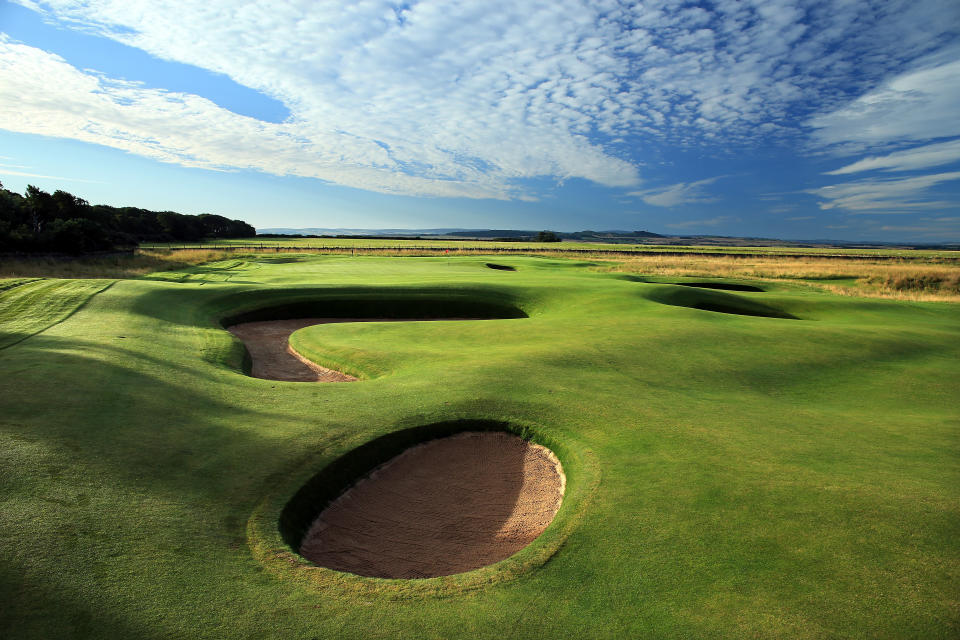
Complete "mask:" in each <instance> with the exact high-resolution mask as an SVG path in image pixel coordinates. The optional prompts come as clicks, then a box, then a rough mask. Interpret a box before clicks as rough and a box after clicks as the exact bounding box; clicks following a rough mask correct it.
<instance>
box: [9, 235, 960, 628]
mask: <svg viewBox="0 0 960 640" xmlns="http://www.w3.org/2000/svg"><path fill="white" fill-rule="evenodd" d="M952 268H954V269H955V268H956V266H953V267H952ZM304 319H309V321H305V320H304ZM281 321H282V322H288V323H291V322H292V323H294V324H287V325H283V330H284V331H286V333H282V334H277V335H280V338H279V340H280V341H279V343H277V344H279V345H280V352H277V353H278V355H277V357H278V358H279V357H283V358H287V357H290V358H296V359H297V362H299V363H300V364H302V365H303V366H304V367H306V368H307V371H306V373H305V374H303V375H306V376H307V377H306V378H287V379H276V378H277V377H279V376H274V379H270V377H269V371H268V374H264V375H261V374H260V373H258V371H260V370H258V369H257V366H258V361H257V359H258V358H259V357H260V356H258V355H252V354H254V349H253V347H250V348H249V349H248V347H246V346H245V344H244V341H243V340H241V338H240V337H238V335H240V334H241V333H243V330H242V327H243V326H244V325H247V324H248V323H272V322H281ZM297 323H298V324H297ZM251 326H252V325H251ZM265 326H267V327H268V328H269V326H270V325H265ZM255 328H256V327H255ZM244 339H246V338H244ZM285 342H286V343H287V345H286V346H287V347H288V348H287V349H286V350H284V346H285V344H284V343H285ZM326 372H334V373H332V374H329V376H333V377H324V376H327V375H328V374H327V373H326ZM314 373H316V374H317V377H314V378H311V377H309V376H310V375H313V374H314ZM336 376H340V377H336ZM290 379H296V380H301V381H288V380H290ZM304 380H305V381H304ZM325 380H332V381H325ZM958 400H960V303H957V302H948V301H922V300H905V299H882V298H878V297H864V296H857V295H841V294H839V293H836V292H833V291H829V290H827V289H824V288H818V287H815V286H810V285H809V283H805V282H801V281H799V280H791V279H787V278H783V279H779V280H778V279H775V278H745V277H731V276H729V275H723V277H719V276H715V277H701V276H698V277H693V276H681V275H676V276H675V275H670V274H667V273H664V272H660V273H643V272H642V270H641V271H636V270H635V271H633V272H628V271H620V270H616V269H613V268H611V267H610V264H608V263H601V262H598V261H594V260H593V259H591V258H589V257H586V258H580V257H574V258H561V257H553V256H524V255H513V254H509V255H507V254H504V255H486V256H484V255H425V256H413V255H411V256H403V257H398V256H389V255H349V254H346V253H344V254H342V255H320V254H315V253H306V252H304V253H297V252H286V253H281V252H276V253H270V252H261V253H249V254H246V253H244V252H242V251H238V252H237V253H236V255H233V256H230V257H227V258H225V259H223V258H222V257H218V258H217V259H216V260H215V261H213V262H206V263H203V264H197V265H192V266H191V265H187V266H183V267H180V268H174V269H172V270H165V271H154V272H150V273H146V274H144V275H137V276H135V277H129V278H90V279H86V278H47V277H20V278H8V279H0V403H2V410H0V459H2V461H0V637H2V638H4V639H8V640H13V639H14V638H23V639H27V638H29V639H35V638H145V639H150V638H156V639H161V638H162V639H166V638H296V639H310V638H498V639H499V638H747V637H749V638H866V637H869V638H956V637H958V636H960V464H958V461H960V404H958ZM443 443H446V444H450V443H454V444H457V443H459V444H461V445H463V446H461V448H460V449H459V450H456V451H453V452H452V453H451V452H450V450H448V449H443V448H442V447H441V445H442V444H443ZM464 443H467V444H464ZM464 447H467V448H466V449H464ZM431 456H433V457H432V458H431ZM474 460H478V461H480V462H476V463H475V462H474ZM402 461H405V465H406V466H402V465H401V464H400V462H402ZM481 463H482V465H484V466H475V465H480V464H481ZM417 474H420V475H419V476H418V475H417ZM413 476H416V477H418V478H419V482H420V484H413V480H411V479H410V478H411V477H413ZM404 483H408V484H404ZM398 487H399V488H398ZM471 491H472V493H471ZM345 492H346V494H345ZM468 494H469V495H468ZM424 495H426V496H428V499H425V498H423V496H424ZM418 496H419V498H418ZM435 496H436V497H435ZM408 499H409V500H411V502H410V504H414V507H409V508H408V507H405V506H402V505H405V504H407V503H406V502H401V501H402V500H408ZM351 500H352V502H351ZM369 505H374V506H369ZM398 505H399V506H398ZM391 508H393V511H390V509H391ZM411 509H416V510H415V511H411ZM335 511H336V513H335ZM374 511H376V513H375V514H374V513H373V512H374ZM321 514H324V516H323V518H325V520H318V518H321ZM371 514H372V515H371ZM374 516H376V517H374ZM435 520H436V521H435ZM318 522H319V523H320V525H318V524H317V523H318ZM343 523H348V524H343ZM348 526H349V527H356V529H349V528H348ZM361 526H362V527H366V528H365V529H364V530H363V532H362V533H356V531H359V528H360V527H361ZM338 527H340V529H338ZM414 527H418V528H414ZM332 530H336V531H333V533H331V531H332ZM337 531H347V534H342V533H341V534H338V533H337ZM424 532H426V533H424ZM447 533H449V534H450V536H453V538H451V539H447V538H445V535H446V534H447ZM361 535H362V539H361ZM324 536H326V537H324ZM338 536H339V537H338ZM403 536H406V538H404V539H403V540H401V538H403ZM358 540H359V542H358ZM451 540H453V541H452V542H451ZM418 541H419V542H418ZM508 542H509V544H510V545H513V546H508V545H507V543H508ZM351 544H353V545H355V546H357V547H363V553H365V554H366V555H364V556H363V557H362V558H360V557H359V556H358V555H356V554H357V553H359V552H355V551H353V550H351V549H353V548H352V547H350V548H348V545H351ZM402 545H406V546H402ZM413 546H416V553H417V554H420V555H423V556H424V559H423V561H422V563H421V564H416V566H414V563H413V561H412V560H410V559H409V557H408V556H409V555H410V554H408V553H407V552H406V551H402V549H407V548H412V547H413ZM308 548H310V549H312V552H311V553H307V549H308ZM398 549H401V550H399V551H398ZM301 550H303V554H302V553H301ZM411 553H412V552H411ZM453 554H460V556H457V557H456V558H452V555H453ZM307 555H309V556H310V558H312V559H308V557H306V556H307ZM418 557H419V555H418ZM358 558H359V559H358ZM408 560H410V561H409V563H408V564H404V563H405V562H407V561H408ZM417 562H420V561H419V560H418V561H417ZM401 565H402V566H401ZM424 567H426V568H424ZM393 576H403V577H393Z"/></svg>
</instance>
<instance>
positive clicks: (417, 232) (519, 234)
mask: <svg viewBox="0 0 960 640" xmlns="http://www.w3.org/2000/svg"><path fill="white" fill-rule="evenodd" d="M537 233H539V231H532V230H523V229H457V228H440V229H325V228H316V227H311V228H307V229H288V228H269V229H257V234H258V235H260V236H271V235H272V236H291V237H297V236H299V237H311V236H314V237H328V238H329V237H344V238H347V237H349V238H379V237H383V238H391V237H393V238H418V239H423V240H442V239H446V240H490V241H516V242H522V241H532V240H534V239H536V237H537ZM553 233H555V234H556V235H557V236H559V237H560V239H561V240H574V241H578V242H596V243H603V244H633V245H642V244H653V245H668V246H670V245H672V246H678V247H681V246H693V245H696V246H714V247H819V248H823V247H837V248H848V249H854V248H859V249H871V248H902V249H925V248H927V249H941V250H943V249H949V250H952V249H957V248H958V245H957V244H956V243H928V244H916V243H897V242H852V241H842V240H840V241H838V240H823V239H816V240H781V239H777V238H751V237H737V236H669V235H663V234H659V233H654V232H652V231H620V230H616V231H592V230H589V229H588V230H584V231H572V232H567V231H555V232H553Z"/></svg>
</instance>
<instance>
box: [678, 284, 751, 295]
mask: <svg viewBox="0 0 960 640" xmlns="http://www.w3.org/2000/svg"><path fill="white" fill-rule="evenodd" d="M664 284H674V285H678V286H681V287H696V288H698V289H719V290H721V291H745V292H749V293H763V292H764V291H766V289H761V288H760V287H755V286H753V285H752V284H739V283H736V282H669V283H664Z"/></svg>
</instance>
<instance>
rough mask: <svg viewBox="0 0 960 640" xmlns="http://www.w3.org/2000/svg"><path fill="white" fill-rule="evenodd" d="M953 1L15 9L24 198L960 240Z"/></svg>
mask: <svg viewBox="0 0 960 640" xmlns="http://www.w3.org/2000/svg"><path fill="white" fill-rule="evenodd" d="M958 114H960V4H958V3H957V2H956V0H912V1H899V0H898V1H890V2H883V1H878V0H873V1H862V2H861V1H858V0H850V1H845V2H840V1H839V0H833V1H829V2H809V1H800V0H717V1H715V2H699V3H695V2H689V3H684V2H677V1H670V2H666V1H665V2H659V1H650V2H617V1H616V0H594V1H592V2H582V1H578V0H550V1H548V2H532V1H523V0H521V1H519V2H518V1H517V0H510V1H506V0H484V1H483V2H471V1H467V0H462V1H459V2H439V1H435V0H428V1H423V2H402V3H398V2H384V1H380V0H358V1H354V2H349V3H347V2H323V1H317V0H303V1H290V2H285V3H280V2H275V3H262V2H261V3H255V2H241V1H240V0H204V1H203V2H193V1H190V0H50V1H39V0H37V1H34V0H20V1H19V2H6V1H4V0H0V180H2V182H3V184H4V186H5V187H6V188H8V189H13V190H16V191H22V190H23V189H24V188H25V187H26V185H27V184H35V185H37V186H40V187H42V188H46V189H50V190H53V189H57V188H62V189H66V190H68V191H71V192H73V193H75V194H77V195H80V196H82V197H84V198H86V199H87V200H89V201H90V202H95V203H106V204H113V205H136V206H141V207H145V208H152V209H173V210H177V211H181V212H184V213H199V212H204V211H208V212H212V213H219V214H222V215H227V216H230V217H235V218H241V219H244V220H247V221H248V222H250V223H252V224H254V225H255V226H257V227H259V228H265V227H345V228H382V227H390V228H426V227H464V228H525V229H556V230H564V231H569V230H579V229H626V230H635V229H647V230H651V231H656V232H659V233H677V234H700V233H705V234H716V235H748V236H767V237H771V236H772V237H782V238H794V239H817V238H833V239H845V240H886V241H913V242H937V241H960V115H958Z"/></svg>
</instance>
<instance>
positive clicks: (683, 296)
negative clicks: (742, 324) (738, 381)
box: [643, 285, 798, 320]
mask: <svg viewBox="0 0 960 640" xmlns="http://www.w3.org/2000/svg"><path fill="white" fill-rule="evenodd" d="M643 295H644V297H645V298H647V299H648V300H652V301H653V302H659V303H660V304H666V305H670V306H673V307H688V308H690V309H699V310H701V311H713V312H715V313H726V314H731V315H738V316H755V317H761V318H780V319H789V320H798V318H797V317H796V316H794V315H793V314H791V313H787V312H786V311H783V310H782V309H777V308H776V307H773V306H770V305H767V304H763V303H761V302H757V301H756V300H753V299H750V298H744V297H741V296H738V295H734V294H732V293H726V292H723V291H711V290H709V289H701V288H695V287H687V286H674V285H659V286H656V287H653V288H651V289H649V290H647V291H646V292H644V294H643Z"/></svg>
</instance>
